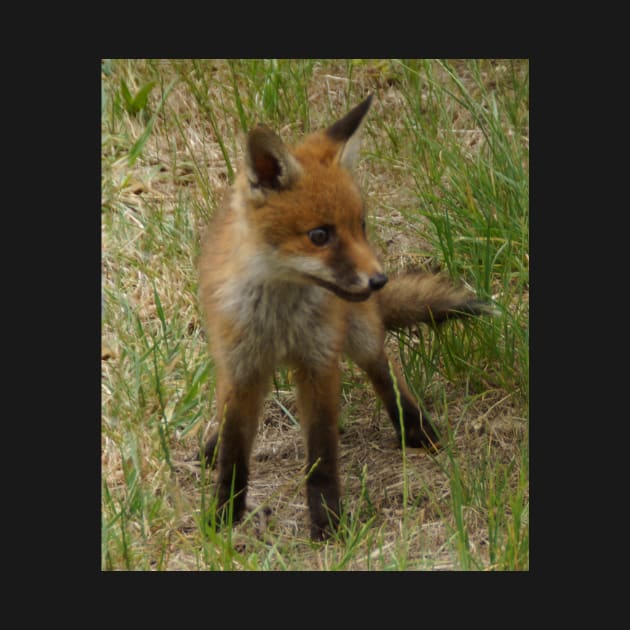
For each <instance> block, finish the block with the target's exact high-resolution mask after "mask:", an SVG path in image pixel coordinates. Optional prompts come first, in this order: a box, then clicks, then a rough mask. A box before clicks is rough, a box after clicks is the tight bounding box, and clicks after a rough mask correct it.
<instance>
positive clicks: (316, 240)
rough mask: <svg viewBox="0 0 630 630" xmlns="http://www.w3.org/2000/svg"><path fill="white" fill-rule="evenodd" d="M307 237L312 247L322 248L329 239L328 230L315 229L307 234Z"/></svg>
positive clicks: (323, 227) (322, 228) (326, 228)
mask: <svg viewBox="0 0 630 630" xmlns="http://www.w3.org/2000/svg"><path fill="white" fill-rule="evenodd" d="M308 237H309V238H310V239H311V243H313V245H317V247H323V246H324V245H326V243H328V241H329V239H330V228H328V227H326V226H322V227H318V228H315V229H313V230H311V231H310V232H309V233H308Z"/></svg>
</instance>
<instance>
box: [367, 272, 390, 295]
mask: <svg viewBox="0 0 630 630" xmlns="http://www.w3.org/2000/svg"><path fill="white" fill-rule="evenodd" d="M387 280H388V278H387V276H386V275H385V274H384V273H375V274H374V275H373V276H371V277H370V289H372V291H378V290H379V289H382V288H383V287H384V286H385V285H386V284H387Z"/></svg>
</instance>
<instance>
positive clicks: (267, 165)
mask: <svg viewBox="0 0 630 630" xmlns="http://www.w3.org/2000/svg"><path fill="white" fill-rule="evenodd" d="M371 101H372V96H371V95H370V96H369V97H368V98H367V99H365V100H364V101H363V102H362V103H360V104H359V105H357V106H356V107H355V108H354V109H353V110H352V111H350V112H349V113H348V114H347V115H346V116H344V117H343V118H342V119H341V120H339V121H337V122H336V123H334V124H333V125H331V126H330V127H328V128H327V129H325V130H323V131H320V132H317V133H313V134H311V135H309V136H307V137H306V138H305V139H304V141H303V142H302V143H300V144H298V145H297V146H294V147H291V148H288V147H286V146H285V145H284V143H283V142H282V140H281V139H280V138H279V137H278V136H277V135H276V134H275V133H274V132H273V131H272V130H271V129H269V128H268V127H266V126H264V125H259V126H258V127H256V128H255V129H253V130H252V131H251V132H250V133H249V135H248V137H247V145H246V150H245V168H244V173H242V174H241V175H240V176H239V179H238V180H237V183H236V190H237V194H238V195H239V197H240V201H242V202H244V203H243V204H240V203H239V204H238V205H239V206H241V208H242V209H243V211H244V212H245V220H246V221H247V224H248V226H249V228H251V233H253V234H255V235H258V238H260V240H261V242H260V243H259V245H260V246H261V247H264V248H265V251H266V256H265V259H266V261H267V262H268V263H269V264H270V265H271V266H272V268H273V272H274V274H277V276H278V277H280V278H286V279H287V280H292V281H297V282H314V283H316V284H319V285H321V286H323V287H325V288H326V289H329V290H330V291H332V292H334V293H336V294H337V295H338V296H339V297H341V298H343V299H345V300H350V301H360V300H365V299H367V298H368V297H369V296H370V294H371V293H372V291H375V290H378V289H380V288H382V287H383V286H384V285H385V283H386V282H387V276H385V275H384V274H383V270H382V268H381V266H380V264H379V262H378V260H377V259H376V256H375V255H374V253H373V251H372V249H371V247H370V245H369V243H368V242H367V238H366V231H365V209H364V204H363V200H362V197H361V193H360V191H359V188H358V186H357V184H356V182H355V180H354V177H353V169H354V166H355V163H356V161H357V158H358V153H359V133H358V130H359V126H360V124H361V121H362V120H363V118H364V116H365V114H366V113H367V111H368V109H369V107H370V104H371Z"/></svg>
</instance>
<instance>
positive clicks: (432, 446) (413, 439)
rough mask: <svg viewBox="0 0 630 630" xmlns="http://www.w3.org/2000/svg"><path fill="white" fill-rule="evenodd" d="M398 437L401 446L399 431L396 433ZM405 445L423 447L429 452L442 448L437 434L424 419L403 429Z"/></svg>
mask: <svg viewBox="0 0 630 630" xmlns="http://www.w3.org/2000/svg"><path fill="white" fill-rule="evenodd" d="M398 439H399V442H400V445H401V446H402V436H401V435H400V433H399V434H398ZM405 446H411V447H412V448H424V449H426V450H427V451H429V452H430V453H436V452H437V451H439V450H440V449H441V448H442V446H441V444H440V438H439V436H438V435H437V433H436V432H435V431H434V430H433V428H432V427H431V426H430V425H429V423H428V422H427V421H426V420H425V421H422V420H421V421H420V422H415V423H414V424H413V425H412V426H411V427H409V428H408V429H407V430H406V431H405Z"/></svg>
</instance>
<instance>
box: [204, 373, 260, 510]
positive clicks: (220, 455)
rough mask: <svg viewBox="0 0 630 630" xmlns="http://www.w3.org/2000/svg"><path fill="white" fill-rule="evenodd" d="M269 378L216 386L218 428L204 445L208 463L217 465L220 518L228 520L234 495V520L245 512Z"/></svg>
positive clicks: (222, 380) (221, 381) (225, 381)
mask: <svg viewBox="0 0 630 630" xmlns="http://www.w3.org/2000/svg"><path fill="white" fill-rule="evenodd" d="M266 391H267V387H266V380H255V379H250V380H249V381H248V382H245V383H233V382H229V381H227V380H226V379H221V380H220V381H219V383H218V387H217V419H218V421H219V428H218V430H217V431H216V432H215V433H214V434H213V435H212V436H211V437H210V439H209V440H208V442H207V444H206V447H205V457H206V463H208V464H210V463H212V462H213V461H214V459H215V458H216V463H217V465H218V479H217V498H218V502H217V506H218V510H219V512H218V515H219V520H220V521H222V522H223V521H226V520H227V517H228V513H229V504H230V499H231V498H232V500H233V503H232V521H233V522H236V521H238V520H239V519H240V518H241V517H242V516H243V512H244V511H245V499H246V496H247V480H248V477H249V459H250V455H251V451H252V446H253V443H254V437H255V435H256V428H257V426H258V417H259V414H260V409H261V406H262V402H263V399H264V396H265V394H266Z"/></svg>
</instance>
